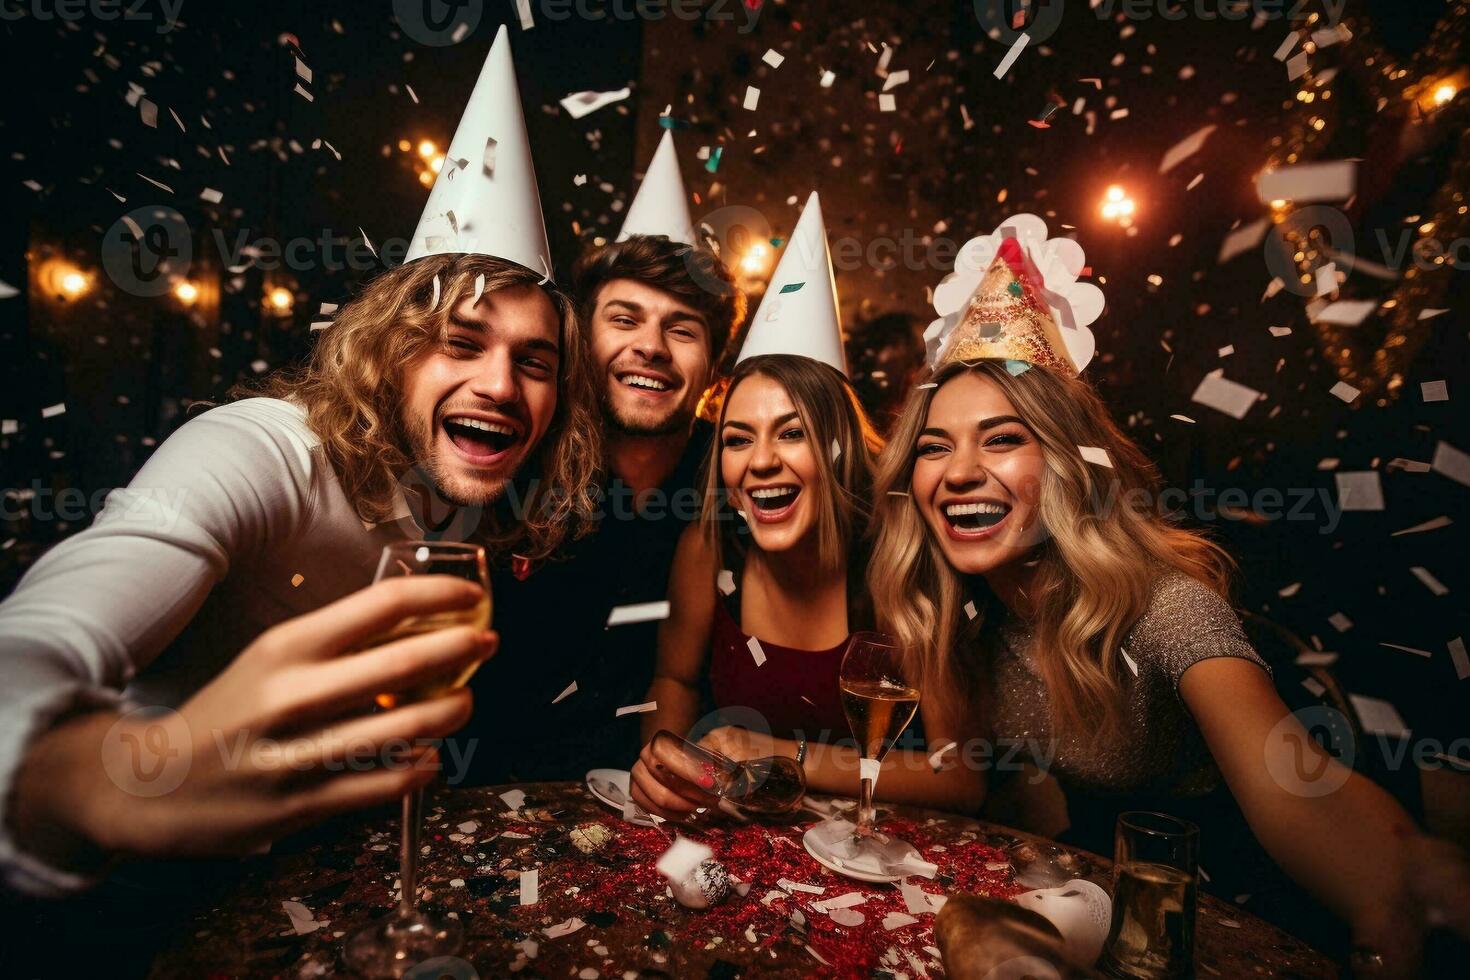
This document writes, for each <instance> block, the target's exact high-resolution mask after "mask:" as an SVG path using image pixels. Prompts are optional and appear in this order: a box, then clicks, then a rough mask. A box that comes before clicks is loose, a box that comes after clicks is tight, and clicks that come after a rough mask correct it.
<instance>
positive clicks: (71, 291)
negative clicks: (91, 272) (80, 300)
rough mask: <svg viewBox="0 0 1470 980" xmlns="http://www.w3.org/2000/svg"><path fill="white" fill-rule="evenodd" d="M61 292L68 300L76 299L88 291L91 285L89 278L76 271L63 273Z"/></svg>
mask: <svg viewBox="0 0 1470 980" xmlns="http://www.w3.org/2000/svg"><path fill="white" fill-rule="evenodd" d="M59 281H60V283H61V291H62V292H63V293H64V294H66V297H67V298H68V299H76V298H77V297H78V296H80V295H82V294H83V293H85V292H86V291H87V287H88V286H89V285H90V282H89V281H88V279H87V277H86V276H85V275H83V274H82V273H80V272H78V271H77V270H75V269H72V270H71V271H70V272H63V273H62V274H61V277H60V280H59Z"/></svg>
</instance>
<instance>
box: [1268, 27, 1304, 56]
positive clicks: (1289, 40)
mask: <svg viewBox="0 0 1470 980" xmlns="http://www.w3.org/2000/svg"><path fill="white" fill-rule="evenodd" d="M1297 40H1298V36H1297V32H1296V31H1292V32H1291V33H1290V34H1288V35H1286V38H1285V39H1284V40H1283V41H1282V42H1281V46H1280V47H1279V48H1277V49H1276V54H1275V55H1273V56H1272V57H1274V58H1275V59H1276V60H1277V61H1285V60H1286V59H1287V58H1288V57H1289V56H1290V55H1291V53H1292V51H1294V50H1296V42H1297Z"/></svg>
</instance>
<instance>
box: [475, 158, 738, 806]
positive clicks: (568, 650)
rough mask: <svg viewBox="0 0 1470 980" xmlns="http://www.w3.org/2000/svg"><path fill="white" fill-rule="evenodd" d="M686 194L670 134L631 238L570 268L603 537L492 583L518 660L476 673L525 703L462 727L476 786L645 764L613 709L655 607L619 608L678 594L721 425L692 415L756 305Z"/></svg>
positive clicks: (648, 674) (627, 693)
mask: <svg viewBox="0 0 1470 980" xmlns="http://www.w3.org/2000/svg"><path fill="white" fill-rule="evenodd" d="M686 200H687V199H686V197H685V195H684V191H683V184H682V182H681V181H680V180H679V176H678V170H677V161H676V160H675V159H674V156H673V143H672V138H671V137H670V136H669V135H668V134H667V133H666V134H665V137H664V140H663V142H662V144H661V145H660V147H659V151H658V153H657V154H656V155H655V157H654V160H653V162H652V164H651V165H650V167H649V169H648V174H647V176H646V177H645V179H644V182H643V186H642V187H641V188H640V189H639V192H638V196H637V198H635V200H634V203H633V206H632V207H630V209H629V212H628V219H627V221H626V222H625V224H624V226H623V231H622V235H623V240H621V241H618V242H616V243H614V244H609V245H606V246H603V247H600V248H592V249H590V250H588V251H586V252H584V253H583V255H582V257H581V258H580V259H579V260H578V262H577V265H576V267H575V268H574V270H573V273H572V280H571V282H572V291H573V295H574V296H575V297H576V299H577V302H578V307H579V311H580V312H581V314H582V326H583V330H584V331H585V334H586V338H587V344H588V347H589V348H590V351H591V355H592V360H593V373H594V378H595V382H596V384H597V386H598V388H599V392H600V397H601V402H602V422H603V427H604V438H605V441H606V452H605V458H606V470H607V474H608V482H607V484H606V485H605V486H604V487H603V492H602V501H601V505H600V507H599V509H598V513H599V517H600V520H599V522H598V530H597V531H596V533H595V534H593V535H591V536H590V537H588V538H585V539H583V540H580V541H578V542H576V543H575V544H574V545H572V546H570V547H569V548H568V549H566V552H565V554H564V555H562V556H560V558H561V560H553V561H549V562H546V563H544V564H542V565H541V566H539V567H536V568H534V569H533V570H532V571H531V573H530V574H529V575H528V576H523V580H517V579H516V578H514V577H512V576H511V575H501V576H498V577H496V578H495V586H494V587H495V594H496V596H497V599H500V600H503V601H502V602H501V603H500V605H499V606H498V610H499V611H498V612H497V616H498V619H497V622H496V628H497V629H498V630H499V631H500V633H501V635H502V637H503V638H504V642H505V645H506V650H507V651H512V650H513V651H514V654H512V653H510V652H507V654H506V655H504V656H502V657H498V658H496V660H494V661H492V662H490V663H488V664H486V666H485V668H484V669H482V670H481V671H480V673H479V674H478V675H477V676H476V678H475V680H474V681H473V682H472V683H473V685H474V686H475V687H476V689H477V690H479V691H481V692H484V693H482V694H481V695H480V696H481V698H482V699H483V698H484V697H485V696H486V694H488V692H490V691H503V690H516V691H520V692H522V694H523V699H522V701H521V703H520V704H519V705H518V706H511V705H506V707H505V710H504V711H496V712H493V713H491V712H481V713H480V714H479V715H477V716H476V718H475V721H474V724H473V725H472V726H470V727H469V728H467V729H466V730H465V732H464V733H463V734H464V735H470V734H473V735H474V736H475V737H478V738H480V739H481V740H482V745H481V748H480V751H479V752H477V754H476V755H475V766H474V768H473V769H472V777H471V778H472V779H474V780H475V781H479V782H487V783H502V782H513V781H529V780H546V779H580V778H582V776H583V775H584V774H585V773H586V772H587V771H588V770H589V769H594V768H602V767H609V768H624V769H626V768H627V767H628V766H629V765H631V764H632V762H633V761H634V759H636V758H637V755H638V749H639V747H640V746H641V744H642V743H641V741H640V738H639V725H638V721H639V717H640V716H639V715H638V714H637V713H629V714H625V715H623V716H622V717H618V715H617V711H618V709H619V708H624V707H630V706H634V705H637V704H638V703H639V702H641V701H642V700H643V694H644V692H645V691H646V690H647V689H648V684H649V682H650V680H651V679H652V676H653V665H654V657H655V653H656V646H657V632H658V621H657V614H656V613H654V614H652V616H653V618H646V619H644V620H643V621H641V622H630V623H622V624H618V625H610V624H609V616H610V615H611V614H612V611H613V610H614V609H617V608H619V607H628V606H638V605H641V604H644V603H657V602H659V601H661V600H663V599H664V598H665V597H666V595H667V587H668V575H669V568H670V566H671V565H672V563H673V555H674V548H675V545H676V544H677V543H678V539H679V533H680V531H682V530H683V528H684V527H685V526H686V525H687V524H688V523H689V522H690V521H691V520H693V519H694V518H695V517H696V516H697V515H698V513H699V502H700V501H699V493H698V490H697V489H696V487H697V486H698V482H697V479H696V476H697V474H698V471H699V468H700V467H701V466H702V465H703V463H704V460H705V457H706V456H707V455H708V452H709V443H710V438H711V435H712V432H713V427H712V426H710V425H709V424H708V423H707V422H703V421H697V420H696V418H695V413H696V410H697V409H698V406H699V402H700V399H701V398H702V397H703V396H704V393H705V391H706V390H707V389H708V388H709V386H710V383H711V382H712V380H713V377H714V371H715V366H716V365H717V364H719V361H720V356H721V354H722V353H723V351H724V348H725V344H726V341H727V340H728V339H729V337H730V335H731V333H732V332H733V331H734V330H735V328H736V327H737V326H738V325H739V324H740V322H741V320H742V319H743V318H744V314H745V297H744V295H743V294H741V293H740V291H739V290H738V289H737V288H736V287H735V284H734V279H733V277H732V276H731V275H730V273H729V271H728V270H727V269H726V268H725V266H724V265H723V264H722V263H721V262H720V260H719V259H718V258H717V257H716V256H715V255H714V253H713V252H711V251H710V250H709V249H708V248H705V247H704V246H702V245H698V246H697V245H694V244H692V243H693V242H694V241H695V240H696V237H695V235H694V231H693V228H692V225H691V222H690V221H689V215H688V206H687V204H686V203H685V201H686ZM573 684H575V685H576V688H575V690H571V688H572V685H573ZM569 690H570V691H571V693H567V692H568V691H569ZM553 702H554V703H553ZM486 746H499V747H500V748H499V749H498V750H497V751H486Z"/></svg>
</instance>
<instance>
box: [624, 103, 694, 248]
mask: <svg viewBox="0 0 1470 980" xmlns="http://www.w3.org/2000/svg"><path fill="white" fill-rule="evenodd" d="M629 235H664V236H666V237H667V238H668V239H669V241H671V242H680V243H682V244H684V245H693V244H694V221H693V220H692V219H691V218H690V217H689V195H688V194H687V193H685V191H684V178H683V177H681V176H679V157H678V155H677V154H675V153H674V131H673V130H671V129H666V130H664V135H663V139H661V140H659V141H658V149H657V150H656V151H655V152H654V154H653V160H652V162H650V163H649V165H648V173H646V174H644V175H643V183H642V184H640V185H639V186H638V193H637V194H635V195H634V196H633V203H632V204H631V205H629V206H628V216H627V217H626V218H624V219H623V230H622V231H620V232H618V241H620V242H621V241H623V240H625V239H627V238H628V236H629Z"/></svg>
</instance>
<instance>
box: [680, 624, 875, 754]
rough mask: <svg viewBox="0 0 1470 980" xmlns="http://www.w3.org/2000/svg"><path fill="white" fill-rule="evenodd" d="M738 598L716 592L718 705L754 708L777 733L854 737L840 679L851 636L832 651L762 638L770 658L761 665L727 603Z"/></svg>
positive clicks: (713, 672)
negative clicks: (839, 674) (839, 684)
mask: <svg viewBox="0 0 1470 980" xmlns="http://www.w3.org/2000/svg"><path fill="white" fill-rule="evenodd" d="M734 601H737V597H736V596H731V597H728V598H727V597H725V596H717V597H716V602H715V621H714V628H713V630H712V631H711V642H710V665H709V666H710V688H711V693H713V695H714V699H715V706H716V707H717V708H722V709H725V708H734V707H746V708H751V709H754V710H755V711H757V712H759V713H760V714H761V715H763V716H764V717H765V719H766V721H767V722H768V723H769V724H770V726H771V734H772V735H774V736H775V737H776V738H787V739H790V738H795V737H796V735H797V733H801V734H804V735H805V736H806V738H807V739H808V740H809V741H812V742H835V741H838V740H839V739H845V738H851V737H852V732H851V731H850V730H849V728H848V725H847V716H846V715H845V714H843V711H842V695H841V693H840V691H839V689H838V682H837V676H838V669H839V668H840V667H841V666H842V655H843V654H844V653H846V652H847V640H846V639H844V640H843V641H842V642H841V643H839V644H837V645H836V646H835V647H833V648H832V649H830V650H798V649H796V648H794V647H783V646H780V645H778V644H775V643H771V642H768V641H766V640H761V641H760V649H761V652H762V653H763V654H764V655H765V658H766V659H765V663H763V664H761V665H760V666H757V665H756V657H755V654H754V653H753V652H752V651H751V648H750V636H749V634H747V633H745V632H744V631H742V630H741V629H740V624H739V622H737V621H736V615H737V613H736V611H735V610H732V609H731V608H730V606H729V603H731V602H734ZM736 608H737V610H738V607H736Z"/></svg>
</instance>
